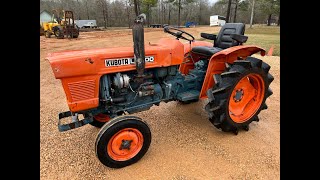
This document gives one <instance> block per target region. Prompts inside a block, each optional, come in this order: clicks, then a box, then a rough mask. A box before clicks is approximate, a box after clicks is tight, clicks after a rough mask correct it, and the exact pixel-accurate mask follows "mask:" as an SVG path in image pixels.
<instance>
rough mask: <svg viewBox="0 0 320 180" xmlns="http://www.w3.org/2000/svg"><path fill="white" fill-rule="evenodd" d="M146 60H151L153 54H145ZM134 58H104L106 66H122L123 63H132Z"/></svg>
mask: <svg viewBox="0 0 320 180" xmlns="http://www.w3.org/2000/svg"><path fill="white" fill-rule="evenodd" d="M145 61H146V62H153V61H154V57H153V56H146V57H145ZM134 62H135V61H134V58H119V59H106V60H105V64H106V66H107V67H109V66H123V65H130V64H134Z"/></svg>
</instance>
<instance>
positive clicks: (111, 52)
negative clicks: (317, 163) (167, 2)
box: [46, 38, 184, 79]
mask: <svg viewBox="0 0 320 180" xmlns="http://www.w3.org/2000/svg"><path fill="white" fill-rule="evenodd" d="M133 57H134V52H133V47H119V48H104V49H90V50H76V51H64V52H56V53H50V54H49V55H48V57H47V58H46V59H47V60H49V62H50V65H51V68H52V70H53V72H54V75H55V77H56V78H57V79H61V78H65V77H73V76H84V75H98V74H99V75H103V74H109V73H116V72H124V71H130V70H135V60H134V58H133ZM183 57H184V45H183V44H182V43H181V42H180V41H179V40H176V39H169V38H164V39H161V40H160V41H159V42H158V43H156V44H150V43H149V44H147V45H145V61H146V68H156V67H166V66H172V65H179V64H180V63H181V62H182V60H183Z"/></svg>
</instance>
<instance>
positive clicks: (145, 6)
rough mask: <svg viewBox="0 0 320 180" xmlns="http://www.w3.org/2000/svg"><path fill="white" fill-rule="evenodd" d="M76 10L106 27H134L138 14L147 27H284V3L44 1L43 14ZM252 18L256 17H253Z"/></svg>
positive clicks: (227, 0) (277, 0)
mask: <svg viewBox="0 0 320 180" xmlns="http://www.w3.org/2000/svg"><path fill="white" fill-rule="evenodd" d="M53 9H56V10H72V11H73V12H74V15H75V19H95V20H97V24H98V26H102V27H105V28H107V27H125V26H127V27H131V25H132V22H133V20H134V18H135V17H136V15H137V14H141V13H145V14H146V15H147V25H150V24H170V25H178V26H180V25H184V24H185V23H186V22H188V21H192V22H196V23H197V24H198V25H209V23H210V22H209V20H210V16H211V15H221V16H225V17H226V18H227V19H226V21H227V22H242V23H246V24H249V23H250V20H251V19H252V23H253V24H268V25H271V24H272V23H276V24H277V25H280V0H219V1H217V2H216V3H214V4H210V2H209V0H40V11H42V10H47V11H49V12H52V10H53ZM251 16H252V18H251Z"/></svg>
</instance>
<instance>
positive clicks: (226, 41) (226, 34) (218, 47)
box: [191, 23, 245, 57]
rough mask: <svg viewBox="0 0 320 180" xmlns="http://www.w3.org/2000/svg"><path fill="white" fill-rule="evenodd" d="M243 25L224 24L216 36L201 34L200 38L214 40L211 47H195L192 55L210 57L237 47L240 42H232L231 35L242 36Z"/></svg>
mask: <svg viewBox="0 0 320 180" xmlns="http://www.w3.org/2000/svg"><path fill="white" fill-rule="evenodd" d="M244 31H245V24H243V23H226V24H225V25H223V26H222V27H221V29H220V31H219V34H218V35H214V34H206V33H201V37H203V38H206V39H210V40H214V43H213V47H207V46H196V47H193V48H192V50H191V51H192V53H195V54H199V55H203V56H207V57H211V56H212V55H214V54H215V53H217V52H219V51H222V50H223V49H227V48H230V47H232V46H238V45H239V44H240V42H238V41H235V40H233V39H232V38H231V37H230V35H231V34H239V35H244Z"/></svg>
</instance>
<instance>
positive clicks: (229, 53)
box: [200, 45, 266, 99]
mask: <svg viewBox="0 0 320 180" xmlns="http://www.w3.org/2000/svg"><path fill="white" fill-rule="evenodd" d="M257 52H260V54H261V56H264V55H265V54H266V51H265V50H264V49H262V48H260V47H258V46H251V45H242V46H234V47H231V48H228V49H224V50H222V51H220V52H218V53H216V54H214V55H213V56H212V57H211V58H210V62H209V65H208V69H207V72H206V76H205V78H204V82H203V85H202V89H201V92H200V98H201V99H204V98H207V94H206V92H207V90H208V89H210V88H212V87H213V86H214V84H215V83H214V79H213V75H214V74H221V73H222V72H223V71H224V70H225V68H226V63H229V64H232V63H233V62H234V61H235V60H237V59H245V58H247V57H248V56H251V55H252V54H255V53H257Z"/></svg>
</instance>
